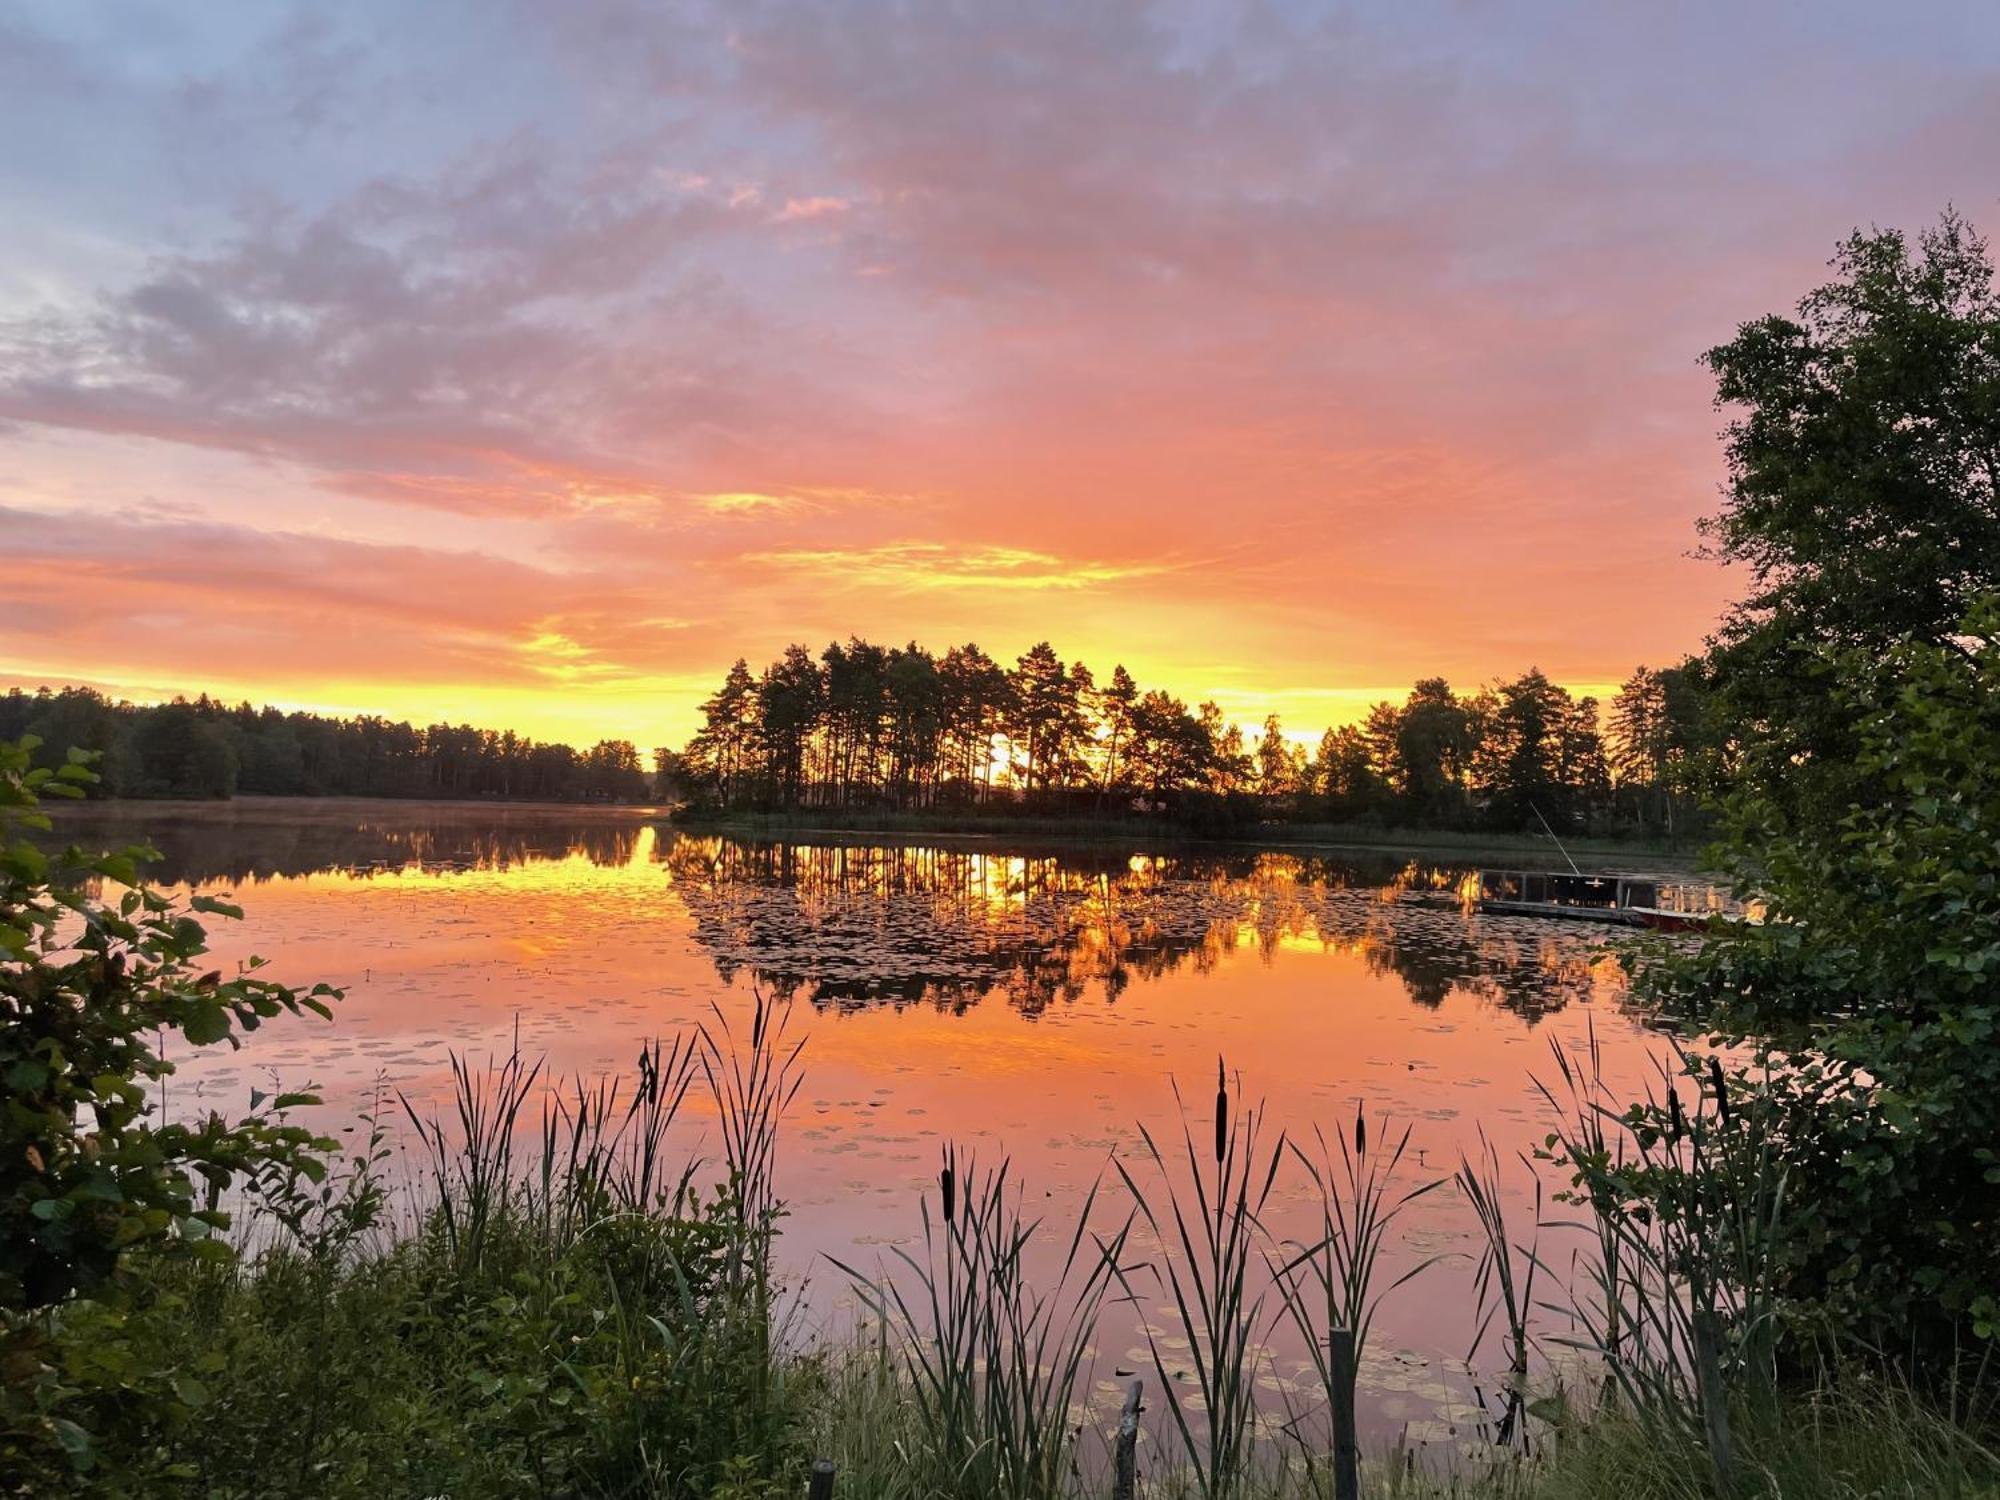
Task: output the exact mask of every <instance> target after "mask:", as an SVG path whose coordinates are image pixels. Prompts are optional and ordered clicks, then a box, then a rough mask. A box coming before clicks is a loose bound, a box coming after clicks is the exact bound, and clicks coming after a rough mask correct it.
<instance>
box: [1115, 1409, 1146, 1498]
mask: <svg viewBox="0 0 2000 1500" xmlns="http://www.w3.org/2000/svg"><path fill="white" fill-rule="evenodd" d="M1145 1387H1146V1382H1145V1381H1143V1380H1135V1381H1133V1382H1132V1389H1131V1390H1129V1391H1127V1392H1126V1393H1125V1410H1124V1411H1123V1412H1122V1413H1120V1415H1119V1418H1118V1446H1117V1447H1116V1448H1115V1449H1114V1450H1113V1451H1112V1466H1111V1500H1132V1497H1133V1495H1134V1494H1135V1493H1136V1492H1137V1490H1138V1487H1139V1412H1140V1410H1141V1408H1140V1405H1139V1396H1140V1393H1141V1392H1142V1391H1143V1390H1144V1389H1145Z"/></svg>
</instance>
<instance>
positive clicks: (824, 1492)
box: [806, 1458, 833, 1500]
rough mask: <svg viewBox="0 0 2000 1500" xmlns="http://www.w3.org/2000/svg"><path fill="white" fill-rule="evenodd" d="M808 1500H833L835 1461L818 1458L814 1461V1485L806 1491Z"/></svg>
mask: <svg viewBox="0 0 2000 1500" xmlns="http://www.w3.org/2000/svg"><path fill="white" fill-rule="evenodd" d="M806 1496H807V1500H833V1460H832V1459H830V1458H816V1459H814V1460H813V1470H812V1485H811V1487H810V1488H808V1489H807V1490H806Z"/></svg>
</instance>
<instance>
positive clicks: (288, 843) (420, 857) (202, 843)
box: [52, 807, 644, 885]
mask: <svg viewBox="0 0 2000 1500" xmlns="http://www.w3.org/2000/svg"><path fill="white" fill-rule="evenodd" d="M145 813H146V816H145V818H144V819H143V821H135V820H131V819H127V818H125V817H123V816H118V817H111V818H92V817H89V816H76V817H68V818H64V819H63V820H62V821H61V822H60V823H58V824H57V826H56V829H55V832H54V834H53V835H52V837H58V838H62V839H64V840H76V841H80V842H84V843H87V844H95V845H104V846H107V847H110V846H122V845H125V844H128V843H135V842H140V843H148V844H151V845H152V846H153V847H154V848H155V849H157V850H159V852H160V855H161V858H160V860H159V862H158V863H157V864H153V865H150V866H148V867H147V874H148V876H149V878H151V879H152V880H155V881H158V882H160V883H163V884H189V885H211V884H219V885H243V884H248V883H254V882H257V881H262V880H272V879H279V878H284V877H292V876H301V875H321V874H327V873H330V872H339V873H343V874H352V875H371V874H380V873H387V872H391V871H396V870H404V869H410V868H412V867H416V868H422V869H434V870H436V869H441V870H492V869H506V868H508V867H509V866H511V865H517V864H521V863H524V862H526V861H529V860H538V859H564V858H568V857H570V856H574V855H582V856H583V857H585V858H587V859H589V860H590V861H591V862H592V863H593V864H598V865H615V864H624V863H626V862H627V861H629V860H630V859H631V858H632V854H633V850H634V848H635V847H636V845H637V841H638V838H639V835H640V832H641V830H642V829H643V827H644V825H643V824H641V823H638V822H629V821H621V822H600V823H591V822H588V821H585V820H579V819H577V818H575V817H574V816H570V817H563V818H556V819H551V818H549V817H548V816H546V815H536V814H521V815H517V816H516V817H513V818H510V817H509V816H508V815H507V814H506V813H504V812H500V813H492V814H485V815H482V816H481V817H478V818H467V817H466V816H465V815H463V814H462V813H460V814H454V813H453V812H450V811H446V812H442V813H439V814H436V815H434V816H427V815H425V814H424V813H422V812H420V811H417V810H415V809H412V810H410V811H404V810H402V809H395V810H393V811H390V812H387V813H376V812H373V811H369V812H362V811H345V812H331V813H329V812H322V813H319V814H315V815H306V816H299V817H293V816H287V815H284V814H279V815H276V816H273V817H270V818H263V817H257V816H250V817H242V816H232V815H231V814H230V812H228V811H226V810H211V809H206V808H204V809H201V810H198V811H192V812H179V811H176V810H167V809H161V808H156V807H155V808H147V809H146V810H145Z"/></svg>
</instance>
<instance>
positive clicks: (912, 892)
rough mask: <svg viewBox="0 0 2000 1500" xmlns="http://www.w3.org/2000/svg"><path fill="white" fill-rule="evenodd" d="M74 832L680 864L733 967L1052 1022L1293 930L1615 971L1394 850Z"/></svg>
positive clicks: (831, 998)
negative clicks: (1474, 910) (1052, 1015)
mask: <svg viewBox="0 0 2000 1500" xmlns="http://www.w3.org/2000/svg"><path fill="white" fill-rule="evenodd" d="M59 833H60V835H61V836H63V837H65V838H77V839H83V840H85V841H94V842H101V843H122V842H126V841H130V840H133V839H138V838H141V837H143V838H145V839H146V840H148V841H149V842H151V843H152V844H153V845H154V846H155V847H156V848H157V849H158V850H159V851H160V853H161V855H162V858H161V860H160V862H159V863H158V864H157V865H156V866H154V868H153V874H154V878H155V879H157V880H160V881H163V882H166V883H171V884H185V885H197V886H208V885H227V886H253V887H254V886H258V885H266V884H269V883H271V882H276V881H287V880H294V879H299V878H304V877H312V876H325V875H339V876H346V877H353V878H359V879H362V880H372V879H376V878H380V877H384V876H387V875H391V874H407V873H411V872H423V873H426V874H438V875H446V876H449V875H453V874H472V873H495V872H498V873H505V872H508V871H513V870H521V869H525V868H527V867H529V866H533V865H536V864H540V863H547V862H551V861H571V862H581V863H583V864H585V865H587V866H589V867H592V868H597V869H612V868H630V867H632V866H634V865H638V866H642V867H644V866H652V865H654V864H658V865H661V866H664V871H665V874H666V875H667V877H668V880H669V881H670V883H671V886H672V889H673V892H674V895H675V896H676V897H677V898H678V901H679V903H680V904H681V905H682V906H684V907H685V909H686V911H687V914H688V916H689V917H690V919H691V924H692V926H691V931H692V935H693V938H694V940H695V942H696V943H697V944H698V945H699V947H700V948H701V950H702V951H703V952H704V953H705V954H706V955H707V957H708V959H709V960H710V962H711V963H712V964H713V965H714V967H715V970H716V972H717V974H718V975H719V976H720V977H721V978H722V979H723V980H724V981H725V982H730V981H733V980H734V979H735V978H736V977H737V976H738V975H740V974H747V975H749V976H751V977H753V978H755V979H756V980H757V981H758V982H760V983H762V984H763V985H765V986H767V987H768V988H770V989H772V990H774V991H776V992H777V993H779V994H781V995H785V996H797V997H800V998H803V999H806V1000H809V1001H810V1002H811V1003H812V1004H813V1005H814V1006H816V1007H819V1008H822V1009H828V1010H835V1011H839V1010H847V1009H852V1008H855V1007H861V1006H874V1005H887V1006H892V1007H907V1006H927V1007H932V1008H934V1009H937V1010H939V1011H943V1012H947V1013H954V1014H962V1013H963V1012H964V1011H965V1010H966V1009H967V1008H968V1007H970V1006H972V1005H975V1004H978V1003H980V1002H981V1001H984V1000H987V999H989V998H992V999H995V1000H997V1001H999V1002H1000V1003H1004V1004H1005V1005H1008V1006H1010V1007H1012V1008H1013V1009H1014V1010H1016V1011H1018V1012H1019V1013H1020V1014H1021V1015H1023V1016H1026V1017H1029V1018H1036V1017H1040V1016H1042V1015H1043V1014H1044V1013H1046V1012H1047V1011H1048V1010H1049V1009H1050V1008H1051V1007H1052V1006H1058V1005H1070V1004H1074V1003H1075V1002H1076V1001H1078V1000H1080V999H1082V998H1083V997H1085V996H1086V995H1089V994H1093V993H1095V994H1099V995H1102V996H1103V997H1104V998H1105V999H1106V1000H1107V1001H1111V1002H1116V1001H1117V1000H1118V999H1119V997H1120V996H1122V995H1124V994H1125V993H1126V991H1127V990H1128V989H1129V988H1130V987H1131V986H1132V985H1133V984H1134V983H1135V982H1138V983H1148V982H1152V981H1157V980H1159V979H1160V978H1162V977H1163V976H1165V975H1168V974H1172V973H1175V972H1178V971H1181V970H1186V971H1189V972H1191V973H1195V974H1207V973H1210V972H1212V971H1213V970H1214V969H1215V968H1216V967H1217V966H1218V965H1220V964H1221V963H1223V962H1224V961H1225V960H1226V959H1228V958H1230V957H1231V956H1233V955H1238V954H1255V955H1256V956H1258V957H1259V958H1261V959H1263V960H1264V961H1265V962H1267V963H1268V962H1269V961H1270V959H1271V957H1272V955H1273V954H1275V953H1276V952H1278V951H1279V950H1280V949H1281V948H1286V947H1291V948H1299V949H1307V950H1313V949H1317V950H1320V951H1325V952H1339V953H1343V954H1348V955H1352V956H1355V957H1358V958H1359V959H1360V960H1361V961H1362V962H1363V963H1364V964H1365V965H1366V966H1367V968H1368V969H1369V971H1370V972H1372V973H1374V974H1377V975H1380V976H1383V977H1387V978H1393V979H1394V980H1396V981H1397V982H1399V983H1400V984H1401V985H1402V987H1403V990H1404V991H1405V993H1406V994H1407V995H1408V997H1409V999H1410V1000H1411V1001H1412V1002H1413V1003H1415V1004H1416V1005H1419V1006H1421V1007H1424V1008H1425V1009H1427V1010H1436V1009H1438V1008H1439V1007H1441V1006H1443V1005H1444V1004H1445V1003H1446V1002H1447V1001H1448V1000H1450V999H1451V998H1452V997H1453V996H1455V995H1466V996H1470V997H1473V998H1474V999H1476V1000H1479V1001H1482V1002H1485V1003H1487V1004H1491V1005H1493V1006H1496V1007H1499V1008H1501V1009H1503V1010H1506V1011H1509V1012H1512V1013H1514V1014H1515V1015H1518V1016H1520V1017H1522V1018H1523V1019H1525V1020H1527V1021H1529V1022H1534V1021H1537V1020H1539V1019H1541V1018H1542V1017H1544V1016H1547V1015H1548V1014H1550V1013H1551V1012H1554V1011H1557V1010H1560V1009H1561V1008H1563V1007H1564V1006H1566V1005H1568V1004H1570V1003H1571V1002H1572V1001H1573V1000H1574V999H1576V998H1577V997H1578V996H1579V995H1582V994H1587V993H1589V992H1590V991H1591V990H1592V988H1593V987H1594V986H1599V985H1602V984H1604V983H1606V982H1607V972H1606V968H1605V965H1604V963H1603V962H1602V961H1601V959H1600V957H1599V952H1598V950H1599V938H1600V936H1601V935H1599V934H1596V933H1579V932H1577V931H1575V930H1571V929H1565V928H1560V927H1555V928H1552V927H1551V926H1550V925H1549V924H1547V923H1546V922H1541V921H1537V920H1534V919H1532V918H1495V917H1490V916H1488V917H1476V916H1474V915H1472V914H1471V911H1470V897H1469V893H1470V892H1471V891H1472V890H1473V889H1474V888H1475V885H1476V882H1475V879H1474V868H1473V866H1471V865H1470V864H1468V863H1464V862H1455V861H1447V860H1437V859H1411V858H1409V857H1407V856H1402V855H1395V854H1390V853H1386V852H1368V851H1343V852H1341V853H1338V854H1333V853H1318V854H1302V853H1294V852H1289V851H1283V852H1280V851H1254V850H1236V851H1230V850H1213V849H1184V850H1179V851H1175V852H1166V853H1151V854H1133V853H1129V852H1126V851H1125V850H1122V849H1113V848H1101V847H1092V846H1088V845H1070V846H1053V845H1049V844H1046V843H1044V844H1039V845H1020V846H1015V847H1006V846H999V845H993V844H988V843H984V842H981V843H978V844H961V845H959V846H956V847H953V846H950V845H926V846H916V845H899V844H890V845H883V844H866V843H860V842H852V841H835V842H802V841H784V840H745V839H737V838H724V837H701V836H690V835H687V834H677V833H674V832H672V831H671V830H667V829H664V828H662V827H659V826H658V825H656V824H655V823H654V822H652V821H651V820H650V819H648V818H647V817H645V816H643V815H638V814H634V813H631V812H628V811H625V810H620V809H603V810H599V811H595V812H593V811H578V810H576V809H552V808H551V809H542V808H491V807H485V806H479V805H470V806H438V805H434V804H394V803H390V804H368V803H334V802H299V803H272V802H269V801H246V802H242V803H233V804H226V805H223V806H220V807H216V806H189V807H185V808H182V807H162V806H160V805H158V804H154V805H150V806H145V807H133V806H130V805H124V806H121V805H118V804H109V805H102V806H94V807H91V808H88V809H83V810H79V811H78V812H74V813H71V814H70V815H69V816H67V817H65V818H64V819H63V821H62V823H61V825H60V827H59Z"/></svg>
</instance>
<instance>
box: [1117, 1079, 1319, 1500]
mask: <svg viewBox="0 0 2000 1500" xmlns="http://www.w3.org/2000/svg"><path fill="white" fill-rule="evenodd" d="M1174 1101H1175V1104H1176V1106H1177V1107H1178V1108H1179V1113H1180V1123H1181V1149H1180V1150H1179V1152H1177V1153H1175V1155H1176V1156H1177V1157H1178V1158H1179V1164H1178V1167H1177V1166H1176V1165H1174V1164H1171V1163H1170V1161H1169V1158H1168V1155H1167V1153H1166V1152H1164V1151H1162V1150H1161V1149H1160V1146H1159V1143H1158V1142H1157V1141H1156V1140H1155V1139H1154V1138H1153V1135H1152V1133H1151V1132H1150V1131H1148V1130H1147V1129H1146V1127H1145V1126H1144V1125H1141V1126H1140V1127H1139V1137H1140V1140H1141V1142H1142V1143H1143V1146H1144V1154H1145V1156H1146V1157H1147V1158H1148V1159H1150V1161H1151V1162H1152V1164H1153V1167H1154V1169H1155V1172H1156V1174H1157V1179H1158V1180H1157V1183H1156V1185H1155V1186H1154V1188H1153V1190H1152V1191H1151V1192H1150V1193H1149V1192H1148V1191H1147V1190H1146V1189H1145V1188H1143V1187H1141V1186H1140V1184H1139V1182H1138V1180H1137V1179H1136V1178H1135V1177H1134V1176H1133V1174H1132V1172H1131V1171H1130V1170H1129V1169H1128V1168H1127V1167H1126V1165H1125V1163H1124V1162H1123V1161H1116V1165H1117V1169H1118V1175H1119V1177H1120V1178H1121V1179H1122V1180H1123V1181H1124V1183H1125V1187H1126V1190H1127V1191H1128V1192H1129V1193H1130V1194H1131V1195H1132V1202H1133V1204H1134V1205H1135V1207H1136V1208H1137V1211H1138V1214H1139V1217H1140V1219H1141V1220H1142V1221H1143V1222H1144V1224H1145V1226H1146V1228H1147V1230H1148V1232H1149V1233H1150V1236H1151V1238H1152V1239H1153V1241H1154V1243H1155V1244H1157V1245H1158V1246H1159V1248H1160V1252H1161V1253H1160V1255H1159V1256H1158V1257H1157V1259H1155V1260H1153V1261H1150V1262H1147V1263H1144V1264H1141V1265H1129V1266H1128V1265H1125V1264H1122V1263H1121V1264H1120V1265H1119V1266H1118V1267H1117V1270H1116V1274H1117V1277H1118V1281H1119V1285H1120V1286H1121V1288H1122V1289H1123V1291H1124V1293H1125V1296H1126V1298H1127V1300H1129V1301H1130V1302H1131V1303H1132V1305H1134V1306H1135V1307H1143V1306H1144V1305H1145V1304H1144V1303H1143V1302H1142V1300H1141V1297H1140V1294H1139V1291H1138V1288H1137V1286H1136V1284H1135V1278H1138V1277H1140V1276H1141V1275H1147V1276H1149V1277H1150V1281H1151V1283H1152V1285H1153V1287H1154V1288H1155V1289H1156V1295H1157V1292H1158V1291H1164V1292H1165V1293H1166V1294H1167V1295H1168V1296H1169V1298H1170V1299H1171V1301H1172V1304H1173V1307H1174V1315H1175V1318H1176V1321H1177V1322H1178V1323H1179V1324H1180V1327H1181V1329H1182V1332H1183V1333H1184V1334H1185V1336H1186V1340H1187V1344H1188V1363H1189V1365H1190V1366H1191V1370H1190V1373H1191V1374H1192V1375H1193V1377H1194V1384H1195V1390H1194V1393H1193V1394H1195V1395H1196V1396H1197V1397H1198V1398H1199V1402H1200V1407H1201V1410H1202V1412H1203V1414H1204V1417H1205V1420H1204V1421H1203V1422H1202V1423H1201V1424H1200V1425H1199V1426H1198V1427H1197V1425H1196V1424H1195V1423H1194V1422H1191V1421H1190V1420H1189V1418H1188V1410H1187V1400H1186V1397H1185V1396H1183V1395H1180V1394H1179V1393H1180V1392H1181V1391H1183V1390H1184V1389H1185V1382H1184V1381H1182V1380H1181V1379H1180V1378H1179V1377H1178V1374H1177V1372H1176V1370H1175V1368H1174V1365H1173V1363H1171V1362H1169V1361H1168V1359H1167V1358H1166V1355H1165V1353H1164V1351H1163V1350H1162V1349H1161V1347H1160V1342H1159V1338H1158V1336H1157V1334H1156V1333H1155V1331H1154V1320H1153V1318H1152V1317H1151V1316H1150V1315H1149V1316H1147V1317H1145V1319H1144V1327H1145V1331H1146V1348H1147V1352H1148V1354H1149V1355H1150V1357H1151V1361H1152V1365H1153V1372H1154V1374H1155V1375H1156V1376H1157V1377H1158V1379H1159V1382H1160V1389H1161V1390H1162V1391H1163V1392H1165V1393H1166V1397H1167V1399H1166V1401H1165V1403H1164V1404H1165V1406H1166V1409H1167V1411H1168V1413H1169V1414H1170V1415H1171V1417H1172V1431H1173V1434H1174V1436H1175V1437H1176V1438H1177V1439H1178V1442H1179V1447H1180V1451H1181V1454H1182V1457H1183V1458H1184V1459H1185V1460H1186V1463H1187V1466H1188V1470H1189V1474H1190V1476H1191V1478H1192V1480H1193V1483H1194V1485H1195V1488H1196V1490H1197V1492H1198V1493H1199V1494H1200V1495H1201V1496H1202V1497H1203V1500H1230V1497H1233V1496H1235V1495H1238V1494H1239V1493H1241V1491H1242V1487H1243V1483H1244V1477H1245V1473H1246V1466H1247V1460H1248V1459H1249V1457H1250V1454H1251V1448H1252V1434H1253V1431H1254V1428H1255V1423H1256V1417H1257V1402H1256V1389H1255V1379H1254V1374H1255V1372H1254V1364H1255V1351H1256V1348H1257V1332H1258V1329H1259V1327H1260V1326H1261V1325H1263V1324H1264V1322H1265V1318H1264V1306H1265V1301H1266V1295H1267V1288H1266V1287H1265V1286H1263V1285H1260V1284H1258V1283H1257V1282H1255V1281H1253V1279H1252V1278H1253V1273H1254V1272H1255V1270H1256V1269H1257V1268H1258V1267H1260V1266H1262V1265H1264V1264H1265V1262H1264V1258H1263V1256H1262V1254H1261V1246H1262V1244H1263V1230H1262V1227H1261V1223H1260V1216H1261V1214H1262V1213H1263V1210H1264V1205H1265V1203H1266V1202H1267V1201H1268V1200H1269V1198H1270V1194H1271V1185H1272V1183H1273V1182H1274V1181H1275V1180H1276V1178H1277V1175H1278V1167H1279V1164H1280V1163H1281V1162H1282V1161H1283V1160H1284V1154H1285V1142H1284V1137H1283V1136H1282V1134H1281V1135H1280V1136H1279V1138H1278V1141H1277V1143H1276V1144H1275V1145H1274V1146H1273V1147H1272V1148H1271V1151H1270V1153H1269V1155H1268V1157H1265V1156H1263V1154H1262V1151H1261V1146H1260V1141H1259V1137H1260V1136H1261V1134H1262V1125H1263V1109H1262V1106H1261V1105H1259V1106H1255V1107H1252V1108H1249V1109H1247V1110H1245V1111H1243V1112H1242V1113H1241V1114H1235V1113H1232V1112H1231V1108H1230V1098H1229V1081H1228V1075H1227V1072H1226V1070H1225V1068H1224V1066H1223V1064H1222V1061H1221V1060H1220V1059H1217V1061H1216V1068H1215V1117H1214V1126H1215V1130H1214V1144H1213V1150H1212V1152H1211V1153H1209V1157H1208V1160H1207V1162H1206V1164H1204V1162H1203V1160H1202V1153H1201V1151H1200V1150H1199V1149H1198V1148H1197V1147H1196V1145H1195V1135H1194V1129H1193V1127H1192V1125H1191V1124H1190V1122H1189V1118H1188V1111H1187V1106H1186V1104H1185V1102H1184V1101H1183V1100H1182V1099H1181V1094H1180V1087H1179V1085H1178V1084H1176V1085H1175V1087H1174ZM1114 1160H1115V1159H1114Z"/></svg>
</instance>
